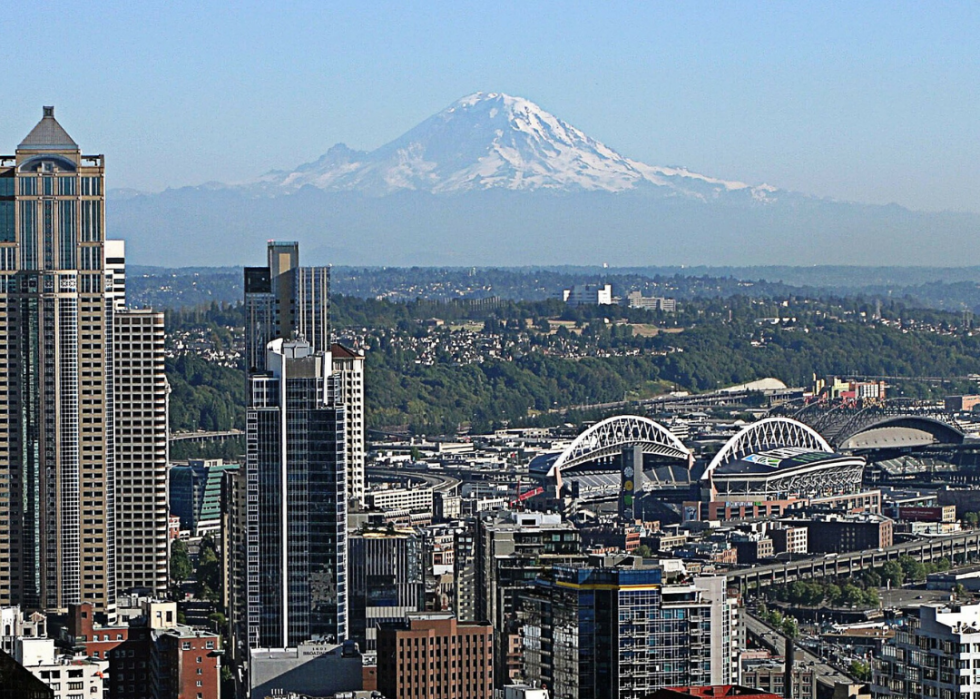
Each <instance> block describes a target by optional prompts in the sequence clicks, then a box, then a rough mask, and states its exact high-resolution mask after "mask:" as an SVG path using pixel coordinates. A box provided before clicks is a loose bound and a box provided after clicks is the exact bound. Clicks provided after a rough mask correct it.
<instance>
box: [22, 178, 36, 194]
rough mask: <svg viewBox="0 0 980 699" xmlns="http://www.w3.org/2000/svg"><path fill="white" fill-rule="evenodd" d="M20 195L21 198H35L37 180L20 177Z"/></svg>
mask: <svg viewBox="0 0 980 699" xmlns="http://www.w3.org/2000/svg"><path fill="white" fill-rule="evenodd" d="M20 193H21V195H22V196H27V197H32V196H37V178H36V177H21V178H20Z"/></svg>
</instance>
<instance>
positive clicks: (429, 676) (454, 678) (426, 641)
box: [378, 613, 493, 699]
mask: <svg viewBox="0 0 980 699" xmlns="http://www.w3.org/2000/svg"><path fill="white" fill-rule="evenodd" d="M378 690H379V691H380V692H381V693H382V694H383V695H384V696H385V697H388V699H418V698H419V697H441V698H442V699H464V698H465V699H492V697H493V628H492V627H491V626H490V624H485V623H469V622H466V623H460V622H457V621H456V619H455V617H453V616H452V615H451V614H447V613H418V614H409V615H408V616H407V617H406V619H405V621H404V622H401V623H397V624H387V625H385V626H382V627H381V628H380V629H379V630H378Z"/></svg>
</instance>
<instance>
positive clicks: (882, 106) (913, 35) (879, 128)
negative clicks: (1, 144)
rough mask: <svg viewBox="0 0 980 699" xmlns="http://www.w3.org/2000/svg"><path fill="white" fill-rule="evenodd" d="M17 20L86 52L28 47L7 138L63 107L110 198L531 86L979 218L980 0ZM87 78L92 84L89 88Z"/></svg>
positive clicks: (791, 182)
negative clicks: (96, 147) (95, 160)
mask: <svg viewBox="0 0 980 699" xmlns="http://www.w3.org/2000/svg"><path fill="white" fill-rule="evenodd" d="M11 13H12V16H11V17H10V21H9V22H7V23H5V27H6V28H4V29H0V36H5V38H8V43H10V42H11V41H13V37H12V36H10V37H6V34H5V32H7V31H10V30H11V29H12V28H14V27H16V30H17V32H18V40H21V41H23V40H24V37H25V35H26V37H27V38H30V37H31V36H34V35H37V37H38V38H39V39H40V36H41V35H40V34H39V32H40V31H41V30H42V28H43V29H44V30H45V31H48V30H50V29H54V30H57V31H59V32H60V34H61V35H62V36H66V37H77V38H78V42H79V45H80V51H81V55H80V57H79V60H77V61H73V62H67V63H66V62H64V61H58V60H57V59H55V57H54V55H53V54H51V55H50V57H49V55H47V54H45V55H42V56H39V57H34V58H32V63H27V62H26V61H25V59H24V58H22V57H21V54H17V55H15V56H14V57H13V59H12V60H13V62H14V64H15V66H14V69H13V70H11V71H10V74H9V75H10V78H11V83H12V84H11V85H10V92H11V94H12V103H11V105H10V115H11V117H10V118H9V119H8V121H6V122H5V123H3V124H0V138H3V139H5V140H7V141H10V140H12V139H14V138H16V137H17V135H18V134H19V133H20V132H21V131H22V130H23V129H24V128H29V126H30V124H29V121H30V118H29V117H27V116H16V115H27V114H31V113H32V110H33V109H36V105H37V104H39V103H44V104H56V105H62V106H61V108H62V110H63V113H64V114H66V115H70V117H71V120H72V123H73V125H74V126H73V130H74V131H75V132H77V133H78V134H79V136H80V137H81V138H82V139H83V140H85V139H91V140H95V137H96V135H99V136H100V137H101V138H100V142H101V143H103V144H104V145H103V147H104V149H105V151H106V153H107V154H108V155H109V156H110V157H111V158H112V159H113V172H114V174H113V178H112V180H110V182H109V187H110V189H116V188H135V189H139V190H147V191H157V190H160V189H163V188H165V187H180V186H188V185H198V184H201V183H204V182H207V181H210V180H219V181H242V180H247V179H251V178H255V177H258V176H260V175H262V174H263V173H264V172H266V171H268V170H271V169H290V168H293V167H295V166H297V165H298V164H300V163H303V162H309V161H312V160H315V159H316V158H317V157H319V156H320V155H321V154H323V153H324V152H326V150H327V149H328V148H329V147H330V146H331V145H333V144H334V143H337V142H346V143H347V144H348V145H350V146H351V147H354V148H357V149H364V150H370V149H373V148H375V147H377V146H379V145H381V144H382V143H384V142H386V141H388V140H390V139H391V138H394V137H396V136H397V135H398V134H399V133H401V131H402V130H403V129H404V128H405V127H406V125H410V124H413V123H416V122H418V121H421V120H422V119H423V118H425V117H426V116H428V115H429V114H432V113H435V112H436V111H438V110H440V109H442V108H444V107H445V106H446V105H448V104H451V103H452V102H453V101H455V100H457V99H459V98H460V97H461V96H463V95H465V94H469V93H472V92H474V91H479V90H483V91H503V92H507V93H509V94H516V95H520V96H523V97H527V98H529V99H531V100H532V101H535V102H537V103H539V104H541V105H542V106H543V107H544V108H545V109H548V110H549V111H552V112H553V113H556V114H559V115H561V116H562V117H563V118H565V119H568V121H569V122H570V123H573V124H575V125H576V126H578V127H579V128H582V129H583V130H584V131H585V132H586V133H589V134H590V135H593V136H594V137H596V138H598V139H600V140H602V141H603V142H605V143H607V144H609V145H610V146H611V147H613V148H615V149H617V150H619V151H620V152H623V153H626V154H628V155H629V156H630V157H633V158H637V159H639V160H642V161H644V162H648V163H652V164H657V165H682V166H686V167H688V168H690V169H691V170H694V171H698V172H703V173H705V174H708V175H712V176H715V177H719V178H722V179H734V180H741V181H745V182H748V183H750V184H761V183H767V184H770V185H773V186H777V187H780V188H783V189H787V190H791V191H800V192H804V193H808V194H812V195H815V196H828V197H833V198H836V199H840V200H845V201H856V202H867V203H891V202H896V203H898V204H900V205H902V206H906V207H909V208H911V209H914V210H969V211H978V207H977V205H976V204H975V202H976V201H978V197H977V194H978V191H977V187H978V185H977V183H976V181H975V178H973V177H972V172H973V168H974V166H973V163H974V162H975V161H976V159H977V156H978V155H980V138H978V137H977V132H976V126H975V124H974V120H973V119H972V115H973V114H974V113H975V112H976V107H977V100H978V95H977V91H976V88H975V84H974V81H973V79H972V72H973V68H974V67H975V66H976V64H977V62H978V60H980V57H978V51H977V47H976V46H975V42H973V41H972V36H974V35H975V34H976V33H977V27H978V22H980V12H978V11H977V10H976V8H975V7H973V6H970V5H967V4H949V5H943V6H942V7H928V8H926V7H924V6H917V5H911V4H908V5H898V6H895V5H885V4H877V3H873V4H865V5H862V6H860V7H851V6H843V5H838V4H832V3H831V4H819V5H815V6H809V7H807V8H801V7H799V6H786V7H778V8H774V7H771V6H764V5H761V4H755V3H742V4H738V5H734V6H722V5H712V6H706V7H705V6H701V7H698V8H688V7H667V6H650V7H644V8H637V7H628V8H627V7H625V6H621V5H610V6H604V7H603V8H601V9H598V8H586V7H571V8H563V11H562V12H561V13H557V12H555V11H554V10H553V8H551V7H549V6H548V5H545V4H534V5H531V6H525V5H521V6H520V7H518V6H516V5H504V6H503V7H502V8H501V9H500V10H499V11H495V12H493V13H490V12H487V11H486V10H482V9H479V8H476V7H474V6H463V7H455V6H453V7H450V6H448V5H443V6H441V7H439V6H435V7H434V6H418V5H406V6H398V7H396V6H385V5H375V6H369V7H357V8H355V7H354V6H351V5H347V6H343V5H342V6H331V7H330V8H323V7H320V6H317V5H304V4H299V5H294V6H291V7H289V8H285V9H281V10H277V11H276V12H275V13H272V11H271V10H266V9H264V8H261V7H253V8H251V11H250V12H247V13H242V12H239V11H238V10H237V8H232V7H231V6H220V5H218V6H210V7H208V8H194V7H190V6H182V7H180V6H179V7H176V8H172V7H171V8H167V9H166V10H161V9H149V8H142V7H131V6H124V5H113V4H107V5H104V6H102V7H101V8H95V11H92V12H89V11H86V12H84V13H83V12H80V11H79V12H74V11H71V10H68V11H58V12H56V11H54V10H47V9H44V8H40V9H39V8H26V7H23V8H13V9H12V10H11ZM214 27H221V32H220V33H215V31H214V29H213V28H214ZM8 28H10V29H8ZM23 55H25V56H26V54H23ZM121 65H125V66H126V71H125V72H121V71H120V70H119V68H118V66H121ZM90 67H95V68H102V69H103V70H102V71H101V72H100V71H98V70H89V68H90ZM79 70H85V71H86V81H87V82H89V84H90V87H91V88H92V89H90V90H87V91H84V92H82V91H79V90H77V89H75V88H73V87H69V86H71V85H75V84H78V80H77V78H78V77H79V74H78V71H79ZM147 86H152V90H150V91H147V90H146V87H147ZM96 95H97V96H98V100H99V105H98V106H99V108H98V109H96V104H95V103H94V102H93V101H92V100H93V99H94V98H95V96H96ZM217 124H221V125H222V128H219V129H215V128H213V127H214V125H217ZM103 134H104V135H105V136H104V137H102V135H103ZM148 161H152V162H154V164H155V165H154V167H153V168H146V167H145V166H144V164H145V163H146V162H148Z"/></svg>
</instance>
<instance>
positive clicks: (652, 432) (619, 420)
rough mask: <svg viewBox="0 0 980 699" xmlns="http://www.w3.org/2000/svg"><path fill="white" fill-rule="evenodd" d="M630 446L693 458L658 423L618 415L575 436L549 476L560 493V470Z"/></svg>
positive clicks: (683, 458)
mask: <svg viewBox="0 0 980 699" xmlns="http://www.w3.org/2000/svg"><path fill="white" fill-rule="evenodd" d="M630 445H636V446H641V447H643V452H644V453H645V454H657V455H659V456H666V457H668V458H673V459H681V460H684V461H686V462H687V463H688V464H689V465H690V463H691V462H692V460H693V456H692V454H691V450H690V449H688V448H687V447H686V446H684V443H683V442H682V441H681V440H680V439H678V438H677V435H675V434H674V433H673V432H671V431H670V430H668V429H667V428H666V427H664V426H663V425H661V424H660V423H659V422H654V421H653V420H651V419H650V418H646V417H642V416H640V415H617V416H615V417H610V418H606V419H605V420H603V421H601V422H597V423H596V424H595V425H593V426H592V427H590V428H589V429H587V430H586V431H585V432H583V433H582V434H580V435H579V436H578V437H576V438H575V440H574V441H573V442H572V443H571V444H570V445H568V448H566V449H565V451H563V452H562V453H561V455H560V456H559V457H558V458H557V459H556V460H555V463H554V464H552V466H551V468H550V469H549V470H548V476H549V477H551V478H554V479H555V481H556V485H557V488H558V492H559V493H560V492H561V485H562V480H561V472H562V469H566V468H572V467H574V466H578V465H580V464H584V463H588V462H589V461H594V460H596V459H601V458H604V457H610V456H615V455H617V454H619V453H620V452H621V451H622V449H623V447H625V446H630Z"/></svg>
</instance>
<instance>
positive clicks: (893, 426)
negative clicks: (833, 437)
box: [837, 415, 965, 451]
mask: <svg viewBox="0 0 980 699" xmlns="http://www.w3.org/2000/svg"><path fill="white" fill-rule="evenodd" d="M964 437H965V435H964V434H963V432H962V431H961V430H960V429H958V428H957V427H955V426H954V425H950V424H949V423H947V422H943V421H942V420H937V419H936V418H934V417H928V416H924V415H890V416H883V417H881V418H880V419H878V420H874V421H871V422H866V423H864V424H862V425H860V427H859V428H858V429H854V430H853V431H850V433H849V434H844V435H842V436H841V437H840V438H838V440H837V441H838V448H840V449H843V450H847V451H855V450H861V449H889V448H892V449H897V448H903V447H922V446H928V445H930V444H962V443H963V439H964Z"/></svg>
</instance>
